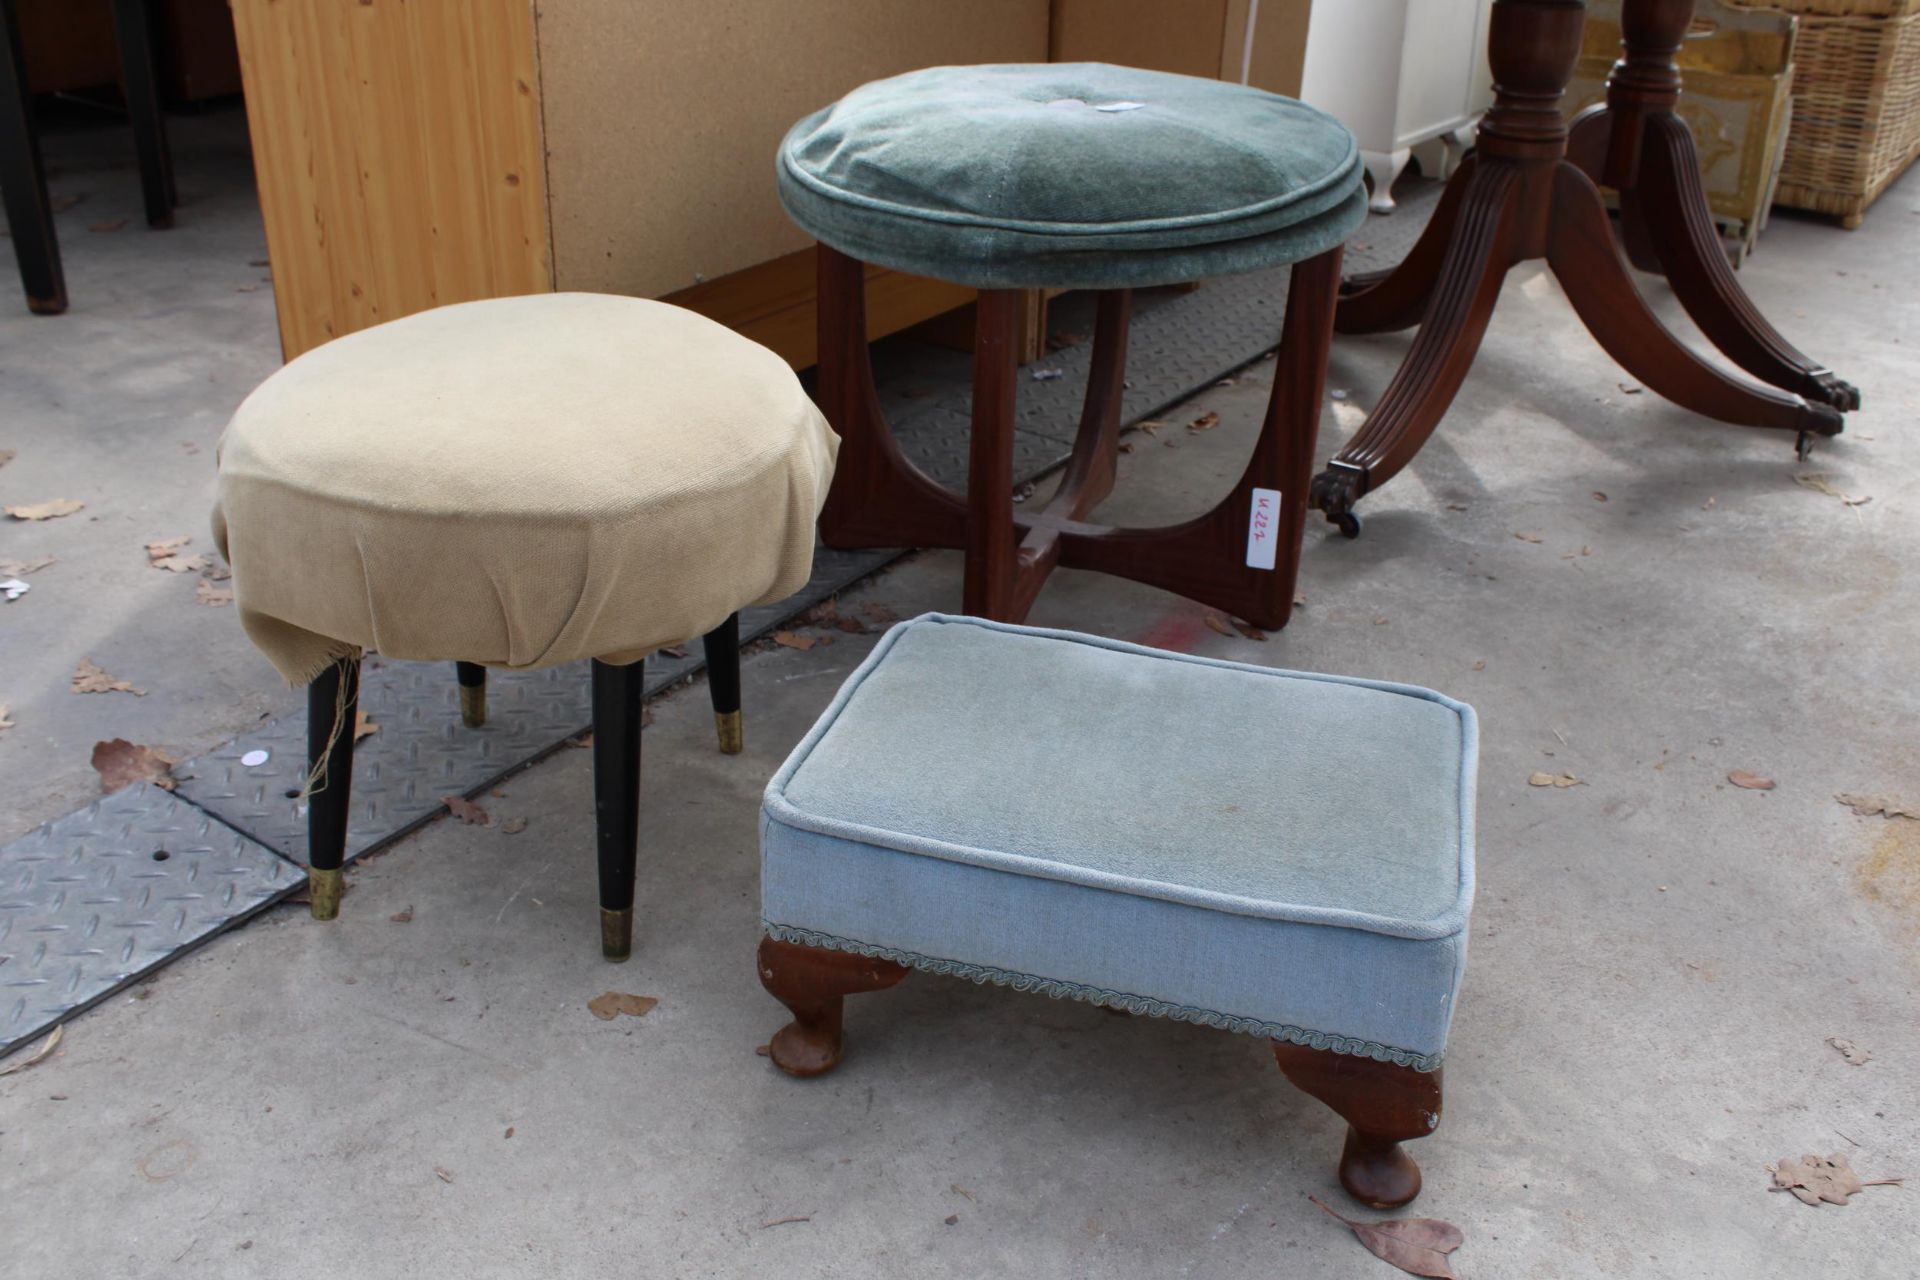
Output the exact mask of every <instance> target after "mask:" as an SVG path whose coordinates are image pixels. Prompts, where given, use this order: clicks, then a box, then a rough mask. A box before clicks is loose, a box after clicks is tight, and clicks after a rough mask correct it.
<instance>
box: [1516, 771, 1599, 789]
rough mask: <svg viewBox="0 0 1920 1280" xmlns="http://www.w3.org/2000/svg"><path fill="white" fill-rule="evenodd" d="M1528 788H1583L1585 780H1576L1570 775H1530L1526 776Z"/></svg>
mask: <svg viewBox="0 0 1920 1280" xmlns="http://www.w3.org/2000/svg"><path fill="white" fill-rule="evenodd" d="M1527 785H1528V786H1530V787H1584V786H1586V785H1587V784H1586V781H1585V779H1582V778H1576V777H1574V776H1573V775H1572V774H1570V773H1530V774H1528V775H1527Z"/></svg>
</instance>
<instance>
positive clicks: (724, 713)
mask: <svg viewBox="0 0 1920 1280" xmlns="http://www.w3.org/2000/svg"><path fill="white" fill-rule="evenodd" d="M700 644H701V646H702V647H703V648H704V649H705V650H706V651H707V692H708V693H710V694H712V695H713V724H714V728H715V730H716V731H717V732H718V733H719V736H720V750H721V751H723V752H725V753H726V754H727V755H730V756H737V755H739V754H740V753H741V751H743V750H745V749H746V734H745V731H744V730H743V728H742V726H741V724H740V615H739V614H737V613H734V614H729V615H728V617H727V620H726V621H725V622H723V623H721V624H720V625H719V626H717V627H715V628H714V629H713V630H711V631H709V632H707V634H706V635H704V636H702V637H701V638H700Z"/></svg>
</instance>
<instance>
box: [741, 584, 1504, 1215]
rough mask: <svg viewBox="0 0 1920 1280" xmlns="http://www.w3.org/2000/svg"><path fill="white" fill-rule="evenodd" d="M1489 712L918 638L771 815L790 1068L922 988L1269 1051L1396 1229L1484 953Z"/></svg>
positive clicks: (844, 698) (1101, 657) (1401, 694)
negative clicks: (1480, 941)
mask: <svg viewBox="0 0 1920 1280" xmlns="http://www.w3.org/2000/svg"><path fill="white" fill-rule="evenodd" d="M1476 762H1477V743H1476V728H1475V721H1474V714H1473V709H1472V708H1471V707H1468V706H1466V705H1465V704H1464V703H1460V702H1456V701H1454V700H1453V699H1451V698H1447V697H1444V696H1442V695H1440V694H1438V693H1434V692H1432V691H1430V690H1426V689H1419V688H1414V687H1411V686H1408V685H1397V684H1384V683H1380V682H1378V681H1371V680H1352V679H1346V678H1342V677H1338V676H1324V675H1312V674H1306V673H1301V672H1293V671H1276V670H1272V669H1269V668H1265V667H1254V666H1245V665H1242V664H1239V663H1232V662H1220V661H1215V660H1212V659H1207V658H1197V657H1190V656H1188V655H1185V654H1176V653H1168V652H1164V651H1162V650H1157V649H1146V648H1142V647H1140V646H1137V645H1130V644H1123V643H1120V642H1117V641H1112V640H1103V639H1099V638H1097V637H1094V636H1085V635H1077V634H1074V633H1072V632H1064V631H1046V630H1039V629H1035V628H1031V627H1020V626H1011V625H1007V624H1002V623H994V622H986V621H982V620H980V619H977V618H960V617H948V616H945V615H941V614H927V615H925V616H923V617H920V618H916V619H914V620H913V621H911V622H907V623H903V624H901V625H900V626H897V627H895V628H894V629H893V630H892V631H890V632H889V633H888V634H887V635H886V637H885V638H884V639H882V640H881V642H880V644H879V645H878V646H877V647H876V648H875V649H874V651H873V654H872V655H871V656H870V657H869V658H868V659H867V660H866V662H864V663H863V664H861V666H860V669H859V670H858V671H856V672H854V674H853V675H852V676H851V677H850V678H849V679H848V681H847V683H846V686H845V687H844V688H842V689H841V690H840V693H839V695H838V696H837V697H836V698H835V699H834V701H833V704H832V705H831V706H829V707H828V708H827V710H826V713H825V714H824V715H822V716H821V718H820V721H819V723H818V724H816V725H815V726H814V727H813V730H812V731H811V732H810V733H808V734H807V736H806V738H805V739H803V740H802V741H801V743H800V745H799V746H798V747H796V748H795V749H794V752H793V754H792V755H791V756H790V757H788V759H787V762H786V764H785V765H783V766H782V767H781V769H780V771H779V773H777V774H775V775H774V778H773V781H772V782H771V783H770V784H769V785H768V787H767V793H766V799H765V803H764V807H763V813H762V820H761V856H762V884H761V903H762V907H761V909H762V914H763V916H764V918H765V926H766V935H767V936H766V938H765V939H764V940H763V942H762V943H761V947H760V977H761V981H762V982H763V983H764V984H765V985H766V987H767V990H768V991H770V992H772V993H773V995H774V996H775V997H776V998H778V999H779V1000H780V1001H781V1002H782V1003H784V1004H785V1005H786V1006H787V1007H788V1008H789V1009H790V1010H791V1011H792V1012H793V1015H794V1021H793V1022H792V1023H791V1024H790V1025H788V1026H787V1027H785V1028H783V1029H782V1030H781V1031H780V1032H779V1034H778V1035H776V1036H775V1037H774V1039H773V1042H772V1048H771V1054H772V1057H773V1061H774V1063H775V1064H776V1065H778V1066H779V1067H781V1068H782V1069H783V1070H786V1071H788V1072H790V1073H792V1074H794V1075H818V1074H820V1073H821V1072H824V1071H828V1070H831V1069H832V1068H833V1067H834V1066H836V1065H837V1064H838V1063H839V1061H840V1055H841V1039H842V1037H841V1012H842V1003H843V997H845V996H847V995H850V994H853V993H856V992H861V991H872V990H878V989H880V988H882V987H888V986H892V985H893V984H894V983H896V982H899V981H900V980H901V979H902V978H903V977H905V976H906V972H907V970H908V969H909V968H914V969H925V970H927V971H929V972H933V973H944V974H952V975H955V976H958V977H963V978H971V979H972V980H973V981H975V982H992V983H997V984H1000V985H1003V986H1010V987H1013V988H1015V989H1017V990H1021V991H1038V992H1044V993H1045V994H1047V995H1051V996H1056V997H1071V998H1073V999H1076V1000H1087V1001H1091V1002H1093V1003H1096V1004H1101V1005H1105V1006H1107V1007H1109V1008H1113V1009H1119V1010H1124V1011H1126V1012H1129V1013H1135V1014H1145V1015H1150V1016H1154V1017H1166V1018H1176V1019H1180V1020H1182V1021H1186V1022H1198V1023H1204V1024H1206V1025H1208V1026H1213V1027H1220V1028H1222V1029H1224V1030H1228V1031H1238V1032H1244V1033H1247V1034H1251V1035H1259V1036H1265V1037H1268V1038H1269V1039H1271V1040H1272V1042H1273V1049H1274V1054H1275V1056H1276V1057H1277V1058H1278V1059H1279V1063H1280V1068H1281V1070H1282V1071H1284V1072H1285V1073H1286V1075H1287V1076H1288V1078H1289V1079H1291V1080H1292V1081H1293V1082H1294V1083H1295V1084H1297V1085H1299V1086H1300V1087H1301V1088H1303V1089H1305V1090H1306V1091H1307V1092H1309V1093H1311V1094H1313V1095H1314V1096H1316V1097H1318V1098H1320V1099H1321V1100H1322V1101H1323V1102H1325V1103H1327V1104H1328V1105H1329V1106H1331V1107H1332V1108H1333V1109H1334V1110H1335V1111H1337V1112H1338V1113H1340V1114H1341V1115H1342V1116H1344V1117H1345V1118H1346V1120H1347V1121H1348V1124H1349V1129H1348V1135H1347V1144H1346V1150H1345V1153H1344V1154H1343V1156H1342V1158H1341V1163H1340V1175H1341V1181H1342V1183H1343V1184H1344V1185H1345V1186H1346V1188H1347V1190H1348V1191H1349V1192H1350V1193H1351V1194H1353V1195H1354V1196H1355V1197H1356V1198H1357V1199H1359V1200H1361V1201H1363V1202H1365V1203H1368V1204H1372V1205H1377V1206H1382V1207H1385V1206H1391V1205H1397V1204H1404V1203H1405V1202H1406V1201H1408V1200H1410V1199H1412V1198H1413V1196H1414V1195H1415V1194H1416V1193H1417V1192H1418V1191H1419V1188H1420V1172H1419V1169H1418V1167H1417V1166H1416V1165H1415V1164H1414V1162H1413V1160H1412V1159H1411V1158H1410V1157H1409V1156H1407V1154H1406V1153H1405V1151H1403V1150H1402V1149H1401V1147H1400V1145H1399V1144H1400V1142H1401V1141H1404V1140H1406V1139H1410V1138H1418V1137H1424V1136H1426V1135H1427V1134H1428V1133H1429V1132H1431V1131H1432V1129H1433V1128H1434V1126H1435V1125H1436V1124H1438V1123H1439V1118H1440V1063H1441V1058H1442V1055H1443V1054H1444V1052H1445V1049H1446V1041H1447V1026H1448V1023H1449V1022H1450V1021H1451V1020H1452V1017H1453V1008H1454V1002H1455V1000H1456V999H1457V998H1458V995H1459V991H1460V979H1461V974H1462V972H1463V970H1464V968H1465V965H1466V956H1467V918H1468V910H1469V907H1470V905H1471V903H1472V899H1473V805H1474V774H1475V767H1476Z"/></svg>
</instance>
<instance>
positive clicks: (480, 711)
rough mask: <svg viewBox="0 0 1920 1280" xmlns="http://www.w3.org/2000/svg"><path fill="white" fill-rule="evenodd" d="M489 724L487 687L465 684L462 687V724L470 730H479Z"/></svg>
mask: <svg viewBox="0 0 1920 1280" xmlns="http://www.w3.org/2000/svg"><path fill="white" fill-rule="evenodd" d="M486 722H487V686H485V685H483V684H463V685H461V686H460V723H462V724H464V725H466V726H467V728H469V729H478V728H479V727H480V726H482V725H484V724H485V723H486Z"/></svg>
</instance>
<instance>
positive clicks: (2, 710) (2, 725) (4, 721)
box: [0, 702, 13, 729]
mask: <svg viewBox="0 0 1920 1280" xmlns="http://www.w3.org/2000/svg"><path fill="white" fill-rule="evenodd" d="M12 710H13V708H12V707H9V706H8V705H7V704H6V703H4V702H0V729H11V728H13V721H12V720H9V719H8V718H7V713H8V712H10V711H12Z"/></svg>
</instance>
